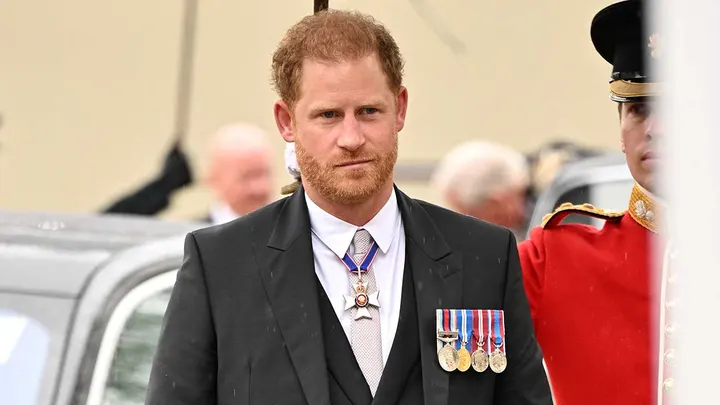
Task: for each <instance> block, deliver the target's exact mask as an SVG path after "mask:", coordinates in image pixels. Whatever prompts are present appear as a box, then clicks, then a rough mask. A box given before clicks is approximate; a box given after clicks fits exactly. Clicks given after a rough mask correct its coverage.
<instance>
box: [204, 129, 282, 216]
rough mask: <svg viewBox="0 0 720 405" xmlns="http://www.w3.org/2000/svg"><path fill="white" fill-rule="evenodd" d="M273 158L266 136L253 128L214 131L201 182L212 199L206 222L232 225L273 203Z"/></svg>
mask: <svg viewBox="0 0 720 405" xmlns="http://www.w3.org/2000/svg"><path fill="white" fill-rule="evenodd" d="M272 155H273V150H272V147H271V145H270V143H269V142H268V139H267V136H266V134H265V132H263V131H262V130H261V129H260V128H258V127H256V126H253V125H249V124H233V125H228V126H225V127H222V128H220V129H219V130H218V131H217V133H216V134H215V136H214V138H213V140H212V144H211V145H210V149H209V156H208V166H207V168H206V174H205V178H204V184H205V186H206V187H207V189H208V190H209V191H210V192H211V193H212V194H213V196H214V198H215V202H214V203H213V204H212V205H211V207H210V215H209V217H207V218H206V221H207V222H211V223H213V224H220V223H225V222H229V221H232V220H233V219H236V218H239V217H241V216H243V215H246V214H248V213H250V212H252V211H255V210H256V209H258V208H261V207H263V206H264V205H266V204H268V203H269V202H270V201H271V200H272V191H273V189H274V188H273V172H272Z"/></svg>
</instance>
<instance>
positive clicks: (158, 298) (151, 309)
mask: <svg viewBox="0 0 720 405" xmlns="http://www.w3.org/2000/svg"><path fill="white" fill-rule="evenodd" d="M170 293H171V289H166V290H163V291H161V292H159V293H157V294H155V295H153V296H151V297H149V298H147V299H146V300H145V301H143V302H142V303H141V304H140V305H139V306H138V307H137V309H136V310H135V311H134V312H133V313H132V315H131V316H130V317H129V318H128V320H127V322H126V324H125V327H124V328H123V330H122V333H121V334H120V339H119V340H118V344H117V348H116V350H115V355H114V357H113V361H112V365H111V366H110V370H109V373H108V379H107V382H106V389H105V397H104V399H103V402H102V403H103V404H105V405H135V404H138V405H141V404H144V403H145V393H146V391H147V385H148V378H149V377H150V367H151V366H152V360H153V356H154V355H155V349H156V347H157V340H158V337H159V335H160V327H161V326H162V320H163V315H164V314H165V309H166V308H167V304H168V301H169V300H170Z"/></svg>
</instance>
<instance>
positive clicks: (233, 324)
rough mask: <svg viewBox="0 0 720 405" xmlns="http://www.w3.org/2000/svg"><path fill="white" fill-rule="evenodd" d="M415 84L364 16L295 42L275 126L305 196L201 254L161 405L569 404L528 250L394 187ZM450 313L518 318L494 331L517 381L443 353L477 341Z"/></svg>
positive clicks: (195, 241)
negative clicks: (523, 268) (556, 387)
mask: <svg viewBox="0 0 720 405" xmlns="http://www.w3.org/2000/svg"><path fill="white" fill-rule="evenodd" d="M328 44H332V45H331V46H328ZM402 66H403V61H402V57H401V55H400V52H399V50H398V47H397V45H396V44H395V41H394V39H393V38H392V37H391V36H390V34H389V33H388V32H387V31H386V30H385V28H384V27H383V26H382V25H380V24H379V23H376V22H375V21H374V20H373V19H372V18H371V17H368V16H365V15H362V14H358V13H352V12H345V11H325V12H321V13H318V14H316V15H314V16H310V17H306V18H305V19H303V20H302V21H300V22H299V23H298V24H296V25H295V26H293V27H292V28H291V29H290V30H289V31H288V32H287V34H286V36H285V38H284V39H283V40H282V42H281V43H280V46H279V47H278V49H277V51H276V52H275V55H274V57H273V81H274V84H275V87H276V90H277V92H278V93H279V95H280V99H281V100H280V101H278V102H276V103H275V106H274V114H275V119H276V123H277V126H278V129H279V131H280V133H281V135H282V136H283V138H284V139H285V140H286V141H287V142H294V143H295V148H296V154H297V162H298V165H299V168H300V171H301V173H302V175H301V176H300V178H301V182H302V185H301V186H300V187H299V188H298V189H297V190H296V191H295V192H294V193H293V195H291V196H290V197H288V198H285V199H282V200H280V201H278V202H275V203H273V204H270V205H269V206H266V207H264V208H261V209H259V210H257V211H255V212H253V213H251V214H248V215H247V216H244V217H242V218H240V219H237V220H235V221H233V222H230V223H226V224H223V225H219V226H215V227H210V228H207V229H203V230H198V231H195V232H193V233H191V234H190V235H189V236H188V237H187V239H186V245H185V260H184V263H183V265H182V267H181V269H180V271H179V273H178V278H177V283H176V285H175V289H174V291H173V295H172V298H171V300H170V303H169V305H168V309H167V314H166V319H165V321H164V325H163V329H162V333H161V337H160V341H159V347H158V351H157V354H156V357H155V360H154V364H153V368H152V372H151V378H150V384H149V392H148V397H147V400H146V404H148V405H160V404H173V405H180V404H258V405H260V404H262V405H266V404H267V405H269V404H293V405H295V404H308V405H326V404H333V405H350V404H357V405H360V404H368V405H369V404H371V403H372V404H403V405H418V404H424V405H446V404H508V405H510V404H512V405H525V404H533V405H534V404H543V405H545V404H551V403H552V399H551V395H550V389H549V386H548V383H547V379H546V376H545V371H544V369H543V365H542V356H541V353H540V350H539V348H538V345H537V342H536V341H535V338H534V336H533V332H532V330H533V327H532V324H531V318H530V312H529V308H528V303H527V299H526V297H525V293H524V289H523V284H522V279H521V274H520V268H519V261H518V254H517V249H516V242H515V238H514V237H513V235H512V233H511V232H510V231H509V230H507V229H505V228H501V227H498V226H495V225H491V224H488V223H485V222H482V221H479V220H476V219H473V218H470V217H467V216H463V215H459V214H456V213H453V212H451V211H448V210H445V209H443V208H440V207H437V206H434V205H432V204H428V203H425V202H421V201H416V200H413V199H411V198H410V197H408V196H407V195H405V194H404V193H403V192H401V191H400V190H399V189H398V188H396V187H395V186H394V184H393V179H392V173H393V167H394V165H395V162H396V160H397V151H398V142H397V141H398V132H400V131H401V130H402V128H403V126H404V121H405V115H406V110H407V95H408V93H407V90H406V88H405V87H404V86H402ZM438 309H442V310H444V309H448V310H452V309H469V310H495V311H494V312H493V313H494V314H497V315H498V317H497V318H496V317H493V318H492V319H493V320H495V319H501V317H502V316H504V324H502V325H501V324H500V323H496V322H494V321H493V323H492V325H495V326H498V325H501V326H498V327H497V329H493V328H491V327H489V326H488V328H486V330H493V331H494V332H493V333H494V334H493V335H492V336H494V337H495V338H496V339H495V338H493V339H494V340H492V341H493V342H494V344H495V345H496V346H497V345H498V344H499V345H500V346H502V351H501V350H500V349H499V348H498V347H496V353H495V354H498V353H500V354H501V355H502V353H505V354H506V357H505V360H506V361H507V367H503V364H502V362H500V363H498V362H497V361H495V362H493V360H492V359H493V356H491V357H490V358H491V360H490V363H491V368H492V370H491V369H484V368H478V370H477V371H476V370H475V369H474V368H470V364H469V363H464V364H461V363H460V362H458V359H459V358H460V357H459V356H455V355H457V353H458V352H459V351H456V352H455V353H454V354H453V353H452V352H453V350H454V349H452V348H450V347H448V346H450V344H448V345H447V346H443V344H442V343H438V342H439V339H445V338H447V337H448V336H450V337H452V332H456V333H459V332H458V331H459V330H462V333H463V336H465V337H463V342H462V346H463V347H465V338H466V337H468V336H467V335H466V334H465V332H466V331H465V328H461V327H460V323H458V324H457V325H456V324H455V322H454V321H453V322H452V323H448V325H450V327H445V326H446V325H445V323H443V320H442V319H438V318H436V313H438V312H436V311H437V310H438ZM445 312H449V311H439V313H440V314H444V313H445ZM486 312H487V311H486ZM444 316H445V315H443V317H444ZM488 325H489V324H488ZM475 327H480V329H483V328H484V326H483V323H482V322H480V323H478V324H473V326H472V327H470V329H474V328H475ZM438 329H443V333H442V334H440V333H439V332H438ZM446 332H447V333H446ZM469 332H472V331H469ZM470 334H471V335H472V333H470ZM480 335H482V336H483V338H482V341H483V343H485V342H486V338H485V336H486V335H483V334H482V332H481V333H480ZM468 338H469V337H468ZM459 343H460V342H458V344H459ZM453 344H454V343H453ZM458 347H459V346H458ZM483 347H484V346H483ZM440 348H442V350H440ZM461 350H462V349H461ZM439 353H441V354H443V355H439ZM478 358H480V357H478ZM495 360H497V358H495ZM473 367H475V364H473ZM485 368H487V364H485ZM446 370H448V371H446ZM463 370H464V372H463Z"/></svg>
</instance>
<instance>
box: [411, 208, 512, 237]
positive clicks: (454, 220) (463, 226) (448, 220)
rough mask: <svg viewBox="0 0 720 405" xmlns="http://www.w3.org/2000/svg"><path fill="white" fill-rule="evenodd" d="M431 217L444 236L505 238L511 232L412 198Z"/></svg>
mask: <svg viewBox="0 0 720 405" xmlns="http://www.w3.org/2000/svg"><path fill="white" fill-rule="evenodd" d="M414 200H415V201H416V202H417V203H418V204H420V206H421V207H422V208H423V209H424V210H425V212H427V214H428V215H429V216H430V218H432V220H433V222H434V223H435V226H436V227H437V228H438V229H439V230H440V231H441V232H442V233H443V234H445V235H446V236H448V235H450V236H452V237H459V238H460V239H465V240H467V239H468V238H470V239H473V235H474V236H489V237H492V238H494V237H503V238H505V239H506V240H507V238H508V237H509V234H511V233H512V232H511V231H510V230H509V229H507V228H504V227H502V226H499V225H495V224H492V223H490V222H487V221H483V220H481V219H477V218H475V217H471V216H469V215H465V214H460V213H458V212H455V211H452V210H449V209H447V208H444V207H441V206H439V205H435V204H432V203H429V202H427V201H423V200H418V199H414Z"/></svg>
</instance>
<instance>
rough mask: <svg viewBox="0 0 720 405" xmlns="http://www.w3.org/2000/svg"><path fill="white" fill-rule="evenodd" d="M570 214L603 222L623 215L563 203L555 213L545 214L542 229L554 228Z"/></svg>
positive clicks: (618, 212) (590, 206)
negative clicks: (602, 220)
mask: <svg viewBox="0 0 720 405" xmlns="http://www.w3.org/2000/svg"><path fill="white" fill-rule="evenodd" d="M570 214H580V215H587V216H590V217H594V218H599V219H605V220H617V219H620V218H622V216H623V215H625V213H624V212H621V211H607V210H604V209H602V208H597V207H595V206H594V205H592V204H580V205H575V204H572V203H564V204H562V205H560V206H559V207H557V208H556V209H555V211H553V212H551V213H550V214H547V215H545V216H544V217H543V220H542V225H541V226H542V227H543V228H547V227H549V226H555V225H558V224H560V223H561V222H562V221H563V219H565V218H566V217H567V216H568V215H570Z"/></svg>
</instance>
